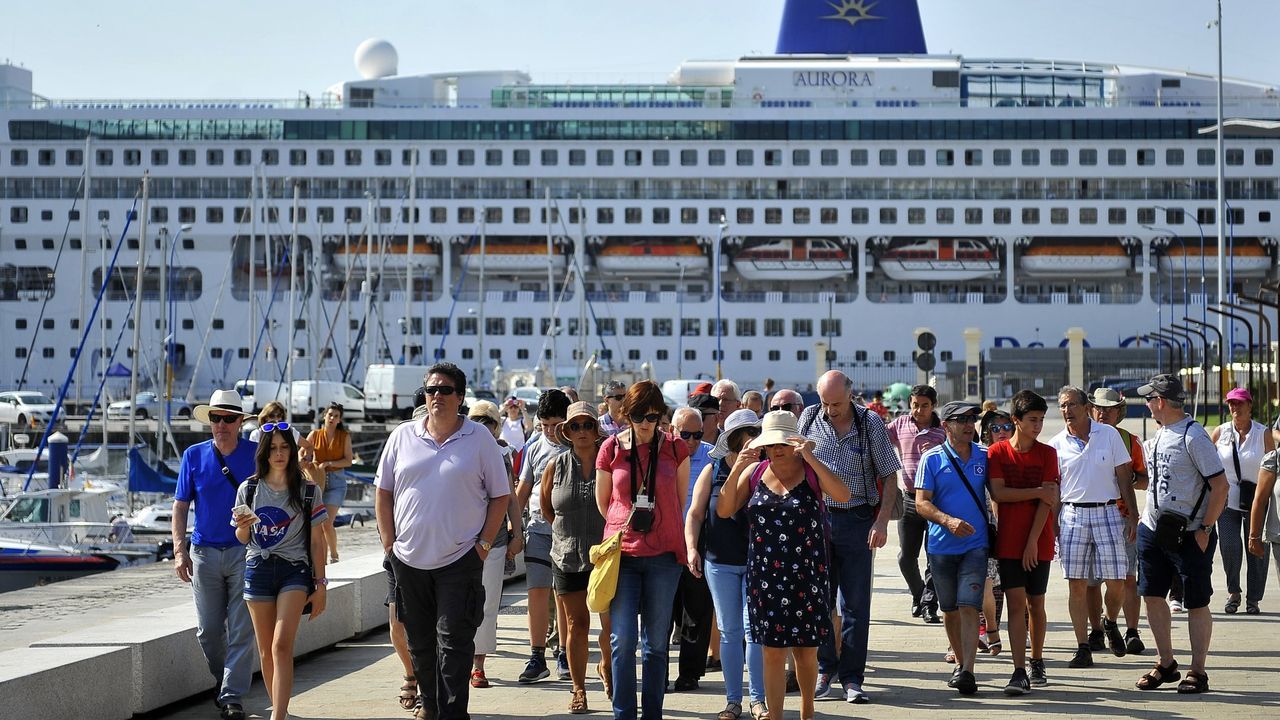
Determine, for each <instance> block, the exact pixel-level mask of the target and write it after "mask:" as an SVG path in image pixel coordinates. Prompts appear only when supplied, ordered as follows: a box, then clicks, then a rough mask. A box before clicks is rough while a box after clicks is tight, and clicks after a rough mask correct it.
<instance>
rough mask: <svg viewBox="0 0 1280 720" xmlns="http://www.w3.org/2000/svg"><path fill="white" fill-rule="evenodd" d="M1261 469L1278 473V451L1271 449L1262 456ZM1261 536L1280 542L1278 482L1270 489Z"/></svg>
mask: <svg viewBox="0 0 1280 720" xmlns="http://www.w3.org/2000/svg"><path fill="white" fill-rule="evenodd" d="M1262 469H1263V470H1270V471H1271V473H1272V474H1275V475H1280V451H1277V450H1272V451H1271V452H1269V453H1267V454H1266V455H1265V456H1263V458H1262ZM1262 537H1263V538H1264V539H1265V540H1266V541H1267V542H1280V482H1277V483H1276V484H1275V485H1273V486H1272V489H1271V502H1270V503H1268V504H1267V524H1266V526H1265V527H1264V529H1263V531H1262Z"/></svg>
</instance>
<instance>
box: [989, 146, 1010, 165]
mask: <svg viewBox="0 0 1280 720" xmlns="http://www.w3.org/2000/svg"><path fill="white" fill-rule="evenodd" d="M991 164H992V165H997V166H1000V167H1007V166H1009V165H1012V164H1013V151H1012V150H1010V149H1009V148H997V149H995V150H992V151H991Z"/></svg>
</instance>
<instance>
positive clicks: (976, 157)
mask: <svg viewBox="0 0 1280 720" xmlns="http://www.w3.org/2000/svg"><path fill="white" fill-rule="evenodd" d="M964 164H965V165H967V166H970V167H974V166H977V165H981V164H982V151H981V150H965V151H964Z"/></svg>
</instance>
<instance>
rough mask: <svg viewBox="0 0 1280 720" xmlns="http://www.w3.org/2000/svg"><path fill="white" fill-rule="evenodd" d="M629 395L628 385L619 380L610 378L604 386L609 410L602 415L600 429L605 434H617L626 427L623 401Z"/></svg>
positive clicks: (605, 400)
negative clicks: (623, 416) (623, 415)
mask: <svg viewBox="0 0 1280 720" xmlns="http://www.w3.org/2000/svg"><path fill="white" fill-rule="evenodd" d="M626 397H627V386H626V385H624V384H622V383H620V382H618V381H617V380H610V381H609V382H608V384H606V385H605V386H604V402H605V405H606V406H608V408H609V411H608V412H606V413H605V414H603V415H601V416H600V430H601V431H603V432H604V434H605V435H616V434H618V432H619V431H620V430H622V429H623V428H624V427H626V421H625V420H623V418H622V401H623V399H625V398H626Z"/></svg>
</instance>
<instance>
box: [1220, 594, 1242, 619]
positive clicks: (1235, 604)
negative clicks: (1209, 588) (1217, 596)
mask: <svg viewBox="0 0 1280 720" xmlns="http://www.w3.org/2000/svg"><path fill="white" fill-rule="evenodd" d="M1222 609H1223V610H1225V611H1226V613H1227V614H1228V615H1235V614H1236V612H1237V611H1239V610H1240V596H1239V595H1232V596H1231V597H1229V598H1227V604H1226V606H1225V607H1223V608H1222Z"/></svg>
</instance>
